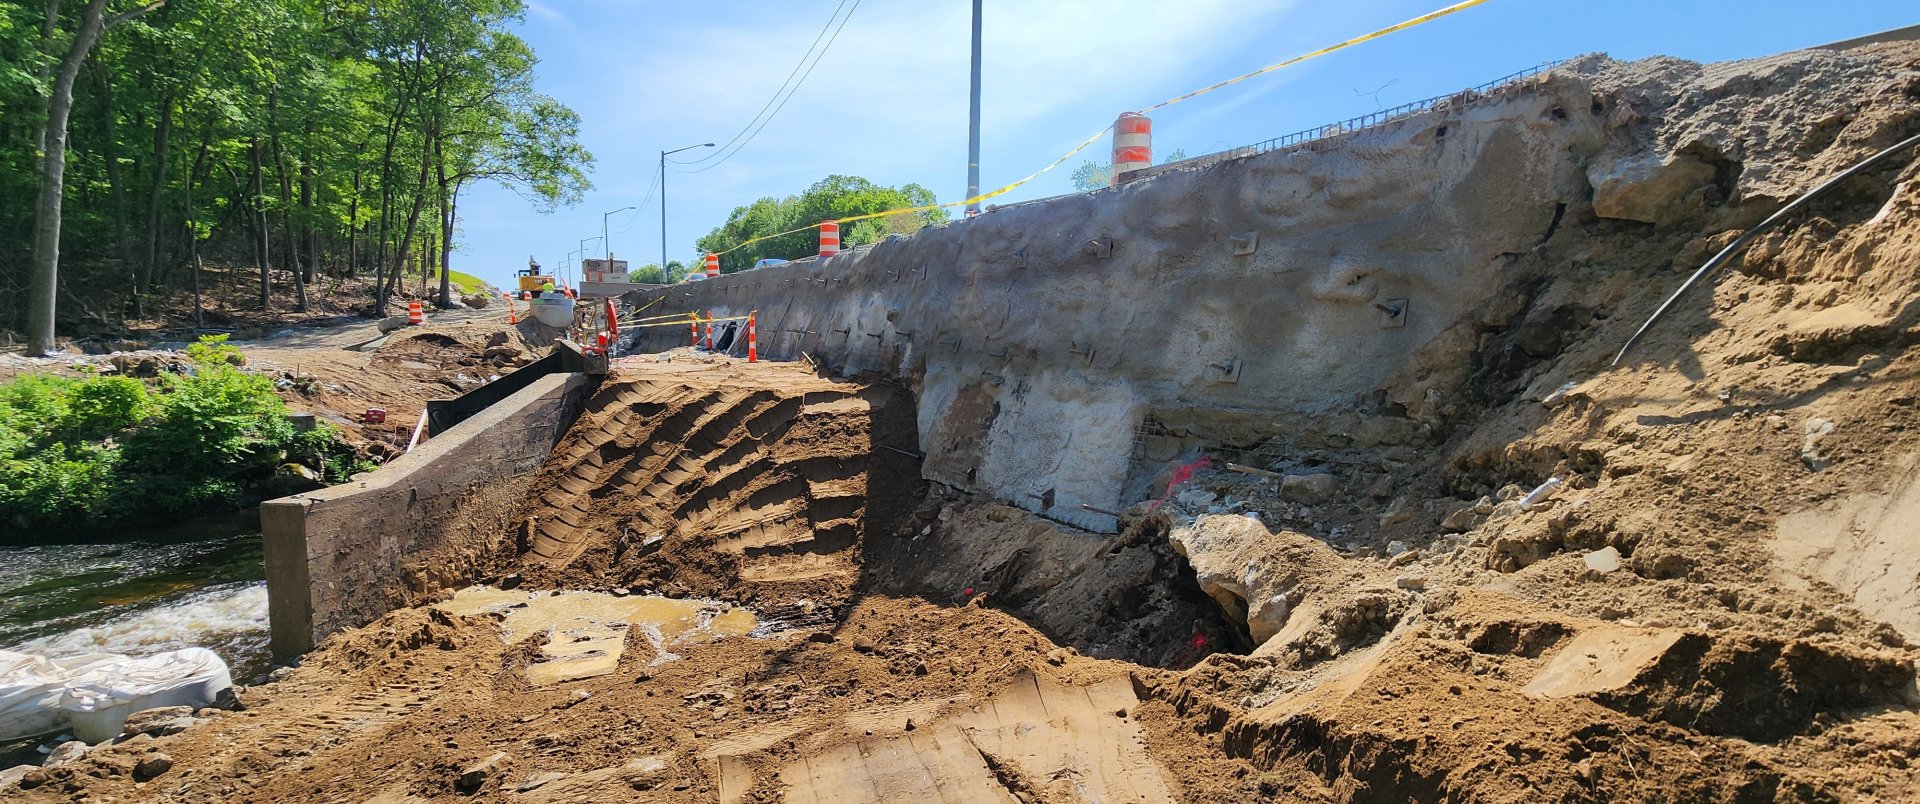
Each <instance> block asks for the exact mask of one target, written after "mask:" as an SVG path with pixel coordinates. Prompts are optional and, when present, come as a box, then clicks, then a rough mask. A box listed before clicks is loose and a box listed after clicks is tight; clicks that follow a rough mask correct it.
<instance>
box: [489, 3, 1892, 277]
mask: <svg viewBox="0 0 1920 804" xmlns="http://www.w3.org/2000/svg"><path fill="white" fill-rule="evenodd" d="M854 2H859V5H858V7H857V8H855V10H854V11H853V13H852V16H851V19H850V20H849V21H848V22H847V23H846V25H845V27H844V28H843V29H841V32H840V33H839V35H838V37H837V39H836V40H835V41H834V42H833V45H832V47H831V49H830V50H829V51H828V52H827V54H826V55H825V57H823V58H822V59H821V60H820V61H819V63H818V65H817V67H815V68H814V70H813V72H812V73H811V75H810V76H809V77H808V78H807V79H806V81H805V83H804V84H803V85H802V86H801V87H800V89H799V90H798V92H797V93H795V94H794V96H793V98H792V100H791V101H790V102H789V103H787V105H786V106H785V107H784V109H782V110H781V111H780V113H779V114H778V115H777V116H776V117H774V118H773V120H772V121H771V123H769V124H767V125H766V126H765V128H764V129H762V130H761V131H760V132H759V134H758V135H757V136H756V137H755V138H754V139H753V140H752V141H751V142H750V143H749V144H748V145H747V146H746V147H745V148H743V149H741V150H740V151H739V152H738V153H736V154H735V155H733V156H731V157H729V158H728V159H727V160H725V161H724V162H723V163H719V164H717V165H715V164H714V163H712V162H709V163H707V164H704V165H696V166H693V167H709V166H711V169H708V170H704V171H703V172H698V173H682V172H677V171H676V168H675V166H672V165H669V166H668V172H667V175H666V184H667V200H668V202H669V207H668V212H669V215H670V219H669V225H668V229H667V237H666V240H667V246H668V254H669V257H670V258H671V259H677V260H683V261H690V260H691V259H692V258H693V257H694V255H695V249H694V246H693V241H694V239H695V238H697V237H699V236H701V235H702V234H704V233H706V232H708V231H710V230H711V229H713V228H714V227H715V226H717V225H719V224H720V223H721V222H722V221H723V220H725V218H726V215H727V213H728V212H729V211H731V210H732V209H733V208H734V207H736V206H740V205H742V204H746V203H749V202H751V201H753V200H754V199H756V198H759V197H762V196H785V195H790V194H794V193H797V192H799V191H801V190H803V189H805V188H806V186H807V185H809V184H811V183H813V182H814V181H816V180H818V179H820V178H822V177H824V176H826V175H828V174H830V173H843V174H851V175H857V176H865V177H867V178H869V179H872V180H874V181H876V182H879V183H882V184H890V185H892V184H902V183H905V182H918V183H920V184H923V185H925V186H927V187H929V188H931V189H932V190H933V191H934V193H935V195H936V196H938V197H939V200H941V201H954V200H959V199H961V198H963V197H964V195H965V190H966V153H967V84H968V81H967V78H968V75H967V74H968V46H969V40H968V38H969V35H970V34H969V24H970V21H969V15H970V9H971V5H970V3H969V0H919V1H918V2H901V0H850V1H849V2H847V3H846V4H845V6H847V7H853V6H854ZM1446 4H1447V2H1446V1H1445V0H1411V1H1403V0H1380V1H1378V2H1375V1H1370V0H1356V1H1355V2H1345V3H1315V2H1307V1H1306V0H1269V1H1268V2H1258V1H1257V0H1255V1H1251V2H1250V1H1248V0H1238V1H1236V0H1181V2H1167V0H1106V1H1105V2H1093V1H1092V0H1058V1H1057V2H1038V1H1036V0H1026V2H1017V3H1016V2H1011V0H986V11H985V46H984V51H985V57H984V60H983V61H984V63H985V68H984V78H983V91H982V107H983V112H982V117H983V123H982V132H983V133H982V146H981V183H982V186H983V187H986V188H993V187H999V186H1001V185H1004V184H1006V183H1008V182H1011V181H1014V180H1016V179H1019V178H1020V177H1022V176H1025V175H1027V174H1028V173H1031V172H1033V171H1034V170H1037V169H1039V168H1040V167H1042V166H1044V165H1046V164H1047V163H1048V162H1051V161H1053V159H1054V158H1056V157H1057V156H1059V155H1060V154H1061V153H1064V152H1065V151H1066V150H1067V149H1069V148H1071V147H1073V146H1074V145H1076V144H1078V143H1079V142H1080V141H1082V140H1084V139H1085V138H1086V137H1087V136H1088V135H1090V134H1092V133H1093V132H1095V131H1098V130H1099V129H1101V128H1102V127H1104V126H1105V125H1107V124H1108V123H1109V122H1111V121H1112V119H1113V118H1114V116H1115V115H1117V114H1118V113H1120V112H1122V111H1126V110H1131V109H1138V108H1142V107H1145V106H1148V105H1151V104H1153V103H1157V102H1159V101H1162V100H1165V99H1167V98H1170V97H1173V96H1176V95H1179V94H1181V93H1184V92H1187V91H1189V90H1192V89H1195V88H1198V87H1201V86H1205V85H1207V84H1211V83H1213V82H1215V81H1219V80H1222V79H1225V78H1228V77H1231V76H1234V75H1238V74H1241V73H1244V72H1248V71H1251V70H1255V69H1258V68H1260V67H1263V66H1266V65H1268V64H1272V63H1274V62H1278V61H1281V60H1283V59H1286V58H1289V57H1291V56H1294V55H1297V54H1299V53H1302V52H1305V51H1309V50H1313V49H1315V48H1318V47H1321V46H1324V45H1328V44H1331V43H1334V42H1337V41H1340V40H1343V39H1347V38H1350V37H1352V36H1355V35H1358V34H1362V33H1366V32H1368V31H1371V30H1375V29H1377V28H1381V27H1385V26H1387V25H1391V24H1394V23H1397V22H1400V21H1402V20H1405V19H1408V18H1410V17H1414V16H1417V15H1420V14H1423V13H1426V12H1428V11H1432V10H1434V9H1436V8H1439V7H1441V6H1444V5H1446ZM840 5H841V3H840V0H736V1H729V0H713V1H712V2H684V0H682V1H681V2H655V1H653V0H647V1H646V2H631V1H629V0H528V10H527V14H526V18H525V21H524V23H523V24H521V25H520V34H521V36H523V37H525V38H526V39H527V41H528V42H530V43H531V44H532V45H533V48H534V50H535V52H537V53H538V54H539V56H540V59H541V63H540V66H539V68H538V70H539V82H538V83H539V86H540V89H541V91H543V92H546V93H547V94H550V95H553V96H555V97H557V98H559V99H560V100H561V101H563V102H565V103H566V104H568V105H569V106H571V107H572V108H573V109H574V110H575V111H577V112H579V113H580V116H581V119H582V126H581V127H582V131H581V135H582V139H583V140H584V142H585V144H586V145H587V147H588V148H589V149H591V150H592V151H593V153H594V155H595V156H596V157H597V158H598V160H599V163H598V166H597V168H596V170H595V173H594V176H593V183H594V189H593V190H591V191H590V192H589V193H588V194H587V196H586V199H585V201H584V202H583V203H582V204H580V205H579V206H576V207H572V208H568V209H562V210H560V211H558V212H555V213H552V214H546V215H542V214H538V213H535V212H534V211H533V210H532V208H531V207H530V206H529V205H528V204H526V202H524V201H523V200H521V199H520V198H519V197H518V196H516V195H514V194H513V193H511V192H509V191H507V190H504V189H501V188H499V187H496V186H492V185H482V186H480V187H476V188H473V189H472V190H470V191H468V192H467V193H466V194H464V195H463V197H462V200H461V205H460V216H461V221H460V223H461V228H460V232H459V238H460V242H459V245H460V248H459V251H458V253H457V254H456V255H455V259H454V267H455V268H456V269H458V270H462V271H466V272H468V273H472V274H476V275H479V276H481V277H483V278H487V279H490V280H492V281H494V282H496V283H497V284H500V283H504V282H505V281H506V280H507V278H508V277H510V276H511V275H512V272H513V271H514V270H515V269H516V268H519V267H523V266H524V265H525V264H526V263H525V260H526V256H527V255H528V254H533V255H535V256H536V257H537V258H538V259H539V260H540V262H541V264H542V265H545V266H549V267H553V266H558V265H560V264H561V263H562V261H563V260H565V259H566V256H567V253H568V252H571V251H575V250H576V249H578V248H579V247H580V241H581V240H582V239H584V238H596V237H598V235H599V234H600V231H601V223H602V213H604V212H607V211H610V210H615V209H619V208H621V207H626V206H635V205H642V204H643V202H644V206H642V208H641V209H639V210H631V211H623V212H619V213H616V214H614V215H613V216H611V218H610V219H608V224H609V226H608V228H609V229H610V230H611V233H612V240H613V250H614V252H615V254H616V256H617V257H620V258H623V259H629V260H632V261H633V263H634V264H635V265H638V264H640V263H646V262H657V261H658V260H659V259H660V251H661V234H660V200H659V194H658V193H657V192H654V193H652V194H651V195H650V194H649V189H650V188H653V187H654V184H655V175H656V168H657V165H658V159H659V152H660V151H661V150H663V149H673V148H678V147H681V146H684V145H692V144H696V143H703V142H709V141H713V142H719V143H725V142H726V141H727V140H729V139H731V138H732V137H733V136H734V135H735V134H736V133H737V132H739V131H740V130H741V128H742V127H743V126H745V125H746V124H747V122H748V121H749V120H751V119H752V118H753V117H754V115H755V114H756V112H758V111H759V110H760V109H761V108H762V107H763V105H765V104H766V103H767V100H768V98H770V97H771V96H772V95H773V93H774V91H775V90H776V89H777V88H778V87H779V86H780V84H781V82H782V81H783V80H784V79H785V78H786V77H787V76H788V75H789V73H790V72H791V71H792V70H793V69H794V65H795V64H796V63H797V62H798V61H799V60H800V58H801V56H802V54H804V53H805V52H806V51H807V46H808V45H809V44H810V43H812V42H813V41H814V38H815V36H816V34H818V33H820V31H821V27H822V26H823V25H825V24H826V23H827V21H828V19H829V18H830V17H831V16H832V15H833V13H834V11H835V9H836V7H838V6H840ZM1914 8H1915V7H1914V6H1912V5H1910V4H1908V3H1904V2H1896V1H1895V0H1832V1H1831V2H1827V3H1823V4H1821V5H1820V7H1819V10H1818V12H1817V13H1815V12H1812V10H1811V9H1810V8H1809V7H1808V6H1807V5H1806V4H1805V3H1787V2H1782V1H1780V0H1748V1H1746V2H1736V0H1598V1H1597V2H1579V3H1576V2H1549V1H1548V0H1492V1H1491V2H1488V3H1486V4H1484V5H1481V6H1478V7H1475V8H1471V9H1468V10H1465V11H1462V12H1460V13H1458V14H1455V15H1453V16H1450V17H1447V18H1444V19H1441V20H1437V21H1434V22H1431V23H1427V24H1425V25H1422V26H1419V27H1417V28H1414V29H1411V30H1408V31H1404V32H1400V33H1397V34H1394V35H1392V36H1389V37H1385V38H1382V39H1378V40H1375V41H1372V42H1369V43H1366V44H1363V45H1358V46H1355V47H1353V48H1350V49H1348V50H1345V51H1342V52H1339V53H1336V54H1333V55H1330V56H1325V57H1321V58H1318V59H1315V60H1312V61H1309V62H1306V63H1303V64H1300V65H1297V66H1295V67H1290V68H1287V69H1285V70H1281V71H1279V72H1275V73H1270V74H1267V75H1265V76H1261V77H1259V78H1256V79H1253V80H1251V81H1248V82H1245V83H1242V84H1239V85H1236V86H1234V87H1231V88H1228V89H1225V90H1221V91H1219V92H1215V93H1212V94H1209V95H1206V96H1203V97H1200V98H1196V99H1194V100H1191V101H1187V102H1185V103H1182V104H1179V105H1176V106H1173V107H1170V108H1168V109H1164V110H1161V111H1160V112H1158V113H1156V114H1155V115H1154V151H1155V153H1156V154H1165V153H1167V152H1169V151H1171V150H1173V149H1176V148H1178V149H1184V150H1185V151H1186V152H1187V153H1188V154H1189V155H1192V156H1198V155H1200V154H1203V153H1208V152H1212V151H1218V150H1224V149H1227V148H1231V147H1236V146H1240V145H1246V144H1250V143H1253V142H1257V141H1259V140H1263V139H1267V138H1269V137H1274V136H1278V135H1281V134H1285V133H1289V132H1292V131H1296V130H1299V129H1303V128H1308V127H1311V126H1317V125H1320V124H1323V123H1328V122H1333V121H1336V120H1341V119H1344V118H1348V117H1352V116H1355V115H1360V114H1365V113H1367V112H1371V111H1375V110H1376V109H1378V108H1383V107H1392V106H1395V105H1398V104H1401V103H1406V102H1409V101H1413V100H1419V99H1422V98H1427V97H1431V96H1434V95H1441V94H1445V93H1448V92H1451V91H1454V90H1457V89H1460V88H1462V87H1466V86H1472V85H1475V84H1480V83H1483V82H1486V81H1489V80H1492V79H1494V78H1498V77H1500V76H1503V75H1507V74H1509V73H1512V72H1515V71H1518V70H1521V69H1524V68H1527V67H1529V66H1532V65H1535V64H1538V63H1540V62H1543V61H1550V60H1556V59H1563V58H1568V57H1571V56H1576V55H1579V54H1583V53H1590V52H1605V53H1608V54H1611V55H1613V56H1614V57H1616V58H1626V59H1632V58H1641V57H1644V56H1650V55H1673V56H1679V57H1682V58H1688V59H1694V60H1699V61H1719V60H1724V59H1737V58H1747V57H1753V56H1762V55H1766V54H1770V53H1776V52H1780V51H1784V50H1792V49H1795V48H1799V47H1806V46H1811V45H1817V44H1823V43H1826V42H1831V41H1835V40H1839V39H1846V38H1850V37H1854V36H1859V35H1863V34H1867V33H1872V32H1877V31H1881V30H1886V29H1889V28H1897V27H1901V26H1905V25H1912V24H1915V23H1920V13H1915V11H1914ZM843 13H844V12H843ZM829 35H831V33H829ZM1107 148H1108V144H1107V142H1106V141H1105V140H1102V141H1101V142H1099V143H1097V144H1095V145H1094V146H1093V147H1090V148H1088V149H1087V150H1086V151H1084V152H1082V154H1081V155H1080V156H1076V157H1075V158H1074V159H1073V160H1071V161H1069V162H1068V163H1067V164H1065V165H1062V166H1061V167H1060V168H1058V169H1056V170H1054V171H1053V172H1052V173H1049V174H1048V175H1046V176H1043V177H1041V178H1040V179H1037V180H1035V181H1034V182H1033V183H1031V184H1028V185H1026V186H1024V187H1022V188H1020V189H1019V190H1016V191H1015V192H1013V193H1011V194H1009V195H1006V196H1002V197H1001V198H999V199H996V201H1010V200H1020V199H1026V198H1039V197H1044V196H1049V195H1056V194H1059V193H1063V192H1068V191H1070V190H1071V186H1070V184H1069V182H1068V179H1067V175H1068V173H1069V172H1070V171H1071V169H1072V168H1073V167H1074V166H1075V165H1077V164H1079V162H1080V161H1081V159H1082V158H1083V157H1084V158H1092V159H1095V160H1096V161H1105V159H1106V150H1107ZM701 155H702V152H701V151H697V150H696V151H689V152H686V153H683V154H679V155H677V156H675V157H673V158H675V159H691V158H698V157H699V156H701ZM689 169H691V168H690V167H680V168H678V170H689ZM587 249H588V250H589V251H590V252H592V253H596V254H597V253H598V252H599V251H600V250H601V246H600V243H599V241H598V240H594V241H593V242H590V243H588V244H587ZM576 275H577V271H576Z"/></svg>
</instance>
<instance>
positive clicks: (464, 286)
mask: <svg viewBox="0 0 1920 804" xmlns="http://www.w3.org/2000/svg"><path fill="white" fill-rule="evenodd" d="M447 281H449V282H452V283H453V284H456V285H459V286H460V291H461V292H462V293H479V292H480V289H481V288H483V287H486V285H487V283H486V282H485V281H483V280H481V279H480V277H477V276H474V275H473V274H465V273H461V272H459V271H448V272H447Z"/></svg>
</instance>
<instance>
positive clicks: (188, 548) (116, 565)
mask: <svg viewBox="0 0 1920 804" xmlns="http://www.w3.org/2000/svg"><path fill="white" fill-rule="evenodd" d="M187 647H201V648H208V649H211V650H212V651H213V652H214V653H217V654H219V655H220V658H222V659H225V660H226V661H227V664H228V665H229V666H230V667H231V668H232V671H233V679H234V681H236V682H239V683H242V684H245V683H249V682H250V681H251V680H252V679H253V678H254V677H255V676H256V675H258V674H260V673H264V672H266V670H267V667H268V661H269V655H268V650H267V584H266V565H265V563H264V562H263V561H262V558H261V548H260V534H259V531H258V523H257V521H253V522H249V521H247V520H246V519H245V518H237V519H232V520H225V521H218V522H213V523H197V524H196V525H194V526H190V527H189V528H184V529H175V530H173V531H170V532H168V533H164V534H152V535H149V536H148V537H146V538H143V539H141V540H135V541H123V542H115V543H110V544H50V545H34V546H27V547H13V546H3V547H0V649H5V650H11V651H20V652H25V653H42V654H51V655H55V656H60V655H67V654H74V653H124V654H128V655H134V656H139V655H146V654H152V653H157V652H160V651H166V650H174V649H177V648H187Z"/></svg>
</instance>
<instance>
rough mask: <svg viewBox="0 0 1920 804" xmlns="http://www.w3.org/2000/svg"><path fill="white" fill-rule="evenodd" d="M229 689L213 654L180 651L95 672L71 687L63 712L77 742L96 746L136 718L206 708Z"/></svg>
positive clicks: (224, 666)
mask: <svg viewBox="0 0 1920 804" xmlns="http://www.w3.org/2000/svg"><path fill="white" fill-rule="evenodd" d="M231 686H233V676H232V675H231V673H230V672H229V671H228V670H227V663H226V662H224V661H222V660H221V659H220V657H219V656H218V655H215V654H214V652H213V651H210V650H207V649H206V648H182V649H180V650H170V651H167V652H165V653H156V654H154V655H152V656H142V657H139V658H137V659H121V660H119V661H116V662H110V663H107V664H102V665H98V666H95V667H93V668H92V669H90V670H88V671H87V672H85V673H82V674H80V675H79V676H78V677H75V678H73V679H71V680H69V681H68V682H67V684H66V689H65V691H64V692H63V693H62V694H61V696H60V709H61V711H63V712H64V713H65V714H66V716H67V720H68V722H70V723H71V724H72V725H73V736H75V737H77V738H79V739H82V740H85V741H87V742H89V743H97V742H101V741H103V740H111V739H113V738H115V737H118V736H120V729H121V727H123V726H125V725H126V724H127V716H128V715H131V714H133V713H135V712H139V711H141V710H145V709H152V708H155V707H159V706H192V707H201V706H206V705H207V704H210V703H213V700H214V697H215V696H217V695H219V694H220V691H221V690H224V689H226V688H228V687H231Z"/></svg>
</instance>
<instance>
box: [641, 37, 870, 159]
mask: <svg viewBox="0 0 1920 804" xmlns="http://www.w3.org/2000/svg"><path fill="white" fill-rule="evenodd" d="M860 2H861V0H853V7H852V8H849V9H847V15H846V16H844V17H841V18H840V27H838V28H835V29H833V36H831V37H829V38H828V39H827V44H826V45H825V46H824V47H822V48H820V54H819V55H818V56H815V57H814V59H813V63H812V64H810V65H808V66H807V71H806V72H805V73H801V75H800V80H799V81H797V82H795V83H794V85H793V89H792V90H789V91H788V92H787V96H786V97H785V98H782V99H781V100H780V105H779V106H775V107H774V108H773V113H772V114H769V115H767V116H766V119H764V120H762V121H760V127H759V128H755V129H754V130H753V133H752V134H749V135H747V140H746V142H742V143H740V144H739V145H738V146H736V147H735V148H734V149H733V150H732V151H731V152H728V153H726V154H724V155H721V154H716V155H715V156H717V157H718V161H716V162H714V163H712V164H709V165H707V166H705V167H701V168H696V169H694V170H677V171H675V172H676V173H705V172H707V171H709V170H712V169H714V168H717V167H719V166H721V165H722V164H725V163H726V161H727V160H728V159H732V158H733V156H734V154H738V153H740V151H741V150H743V149H745V148H746V147H747V146H748V145H752V144H753V140H754V138H755V137H758V136H760V132H761V131H763V130H765V129H766V127H767V124H769V123H772V122H773V118H774V117H775V116H777V115H779V114H780V110H781V109H785V108H787V101H790V100H793V96H794V94H795V93H798V92H799V91H800V85H801V84H804V83H806V82H807V76H810V75H813V68H815V67H818V66H820V60H821V59H824V58H826V56H827V50H828V49H830V48H832V47H833V43H834V41H836V40H838V39H839V38H840V32H841V31H844V30H846V28H847V22H848V21H850V20H852V19H853V12H855V11H859V10H860ZM747 125H749V126H751V125H753V124H752V123H748V124H747ZM669 161H671V160H669ZM682 164H698V162H692V163H682Z"/></svg>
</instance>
